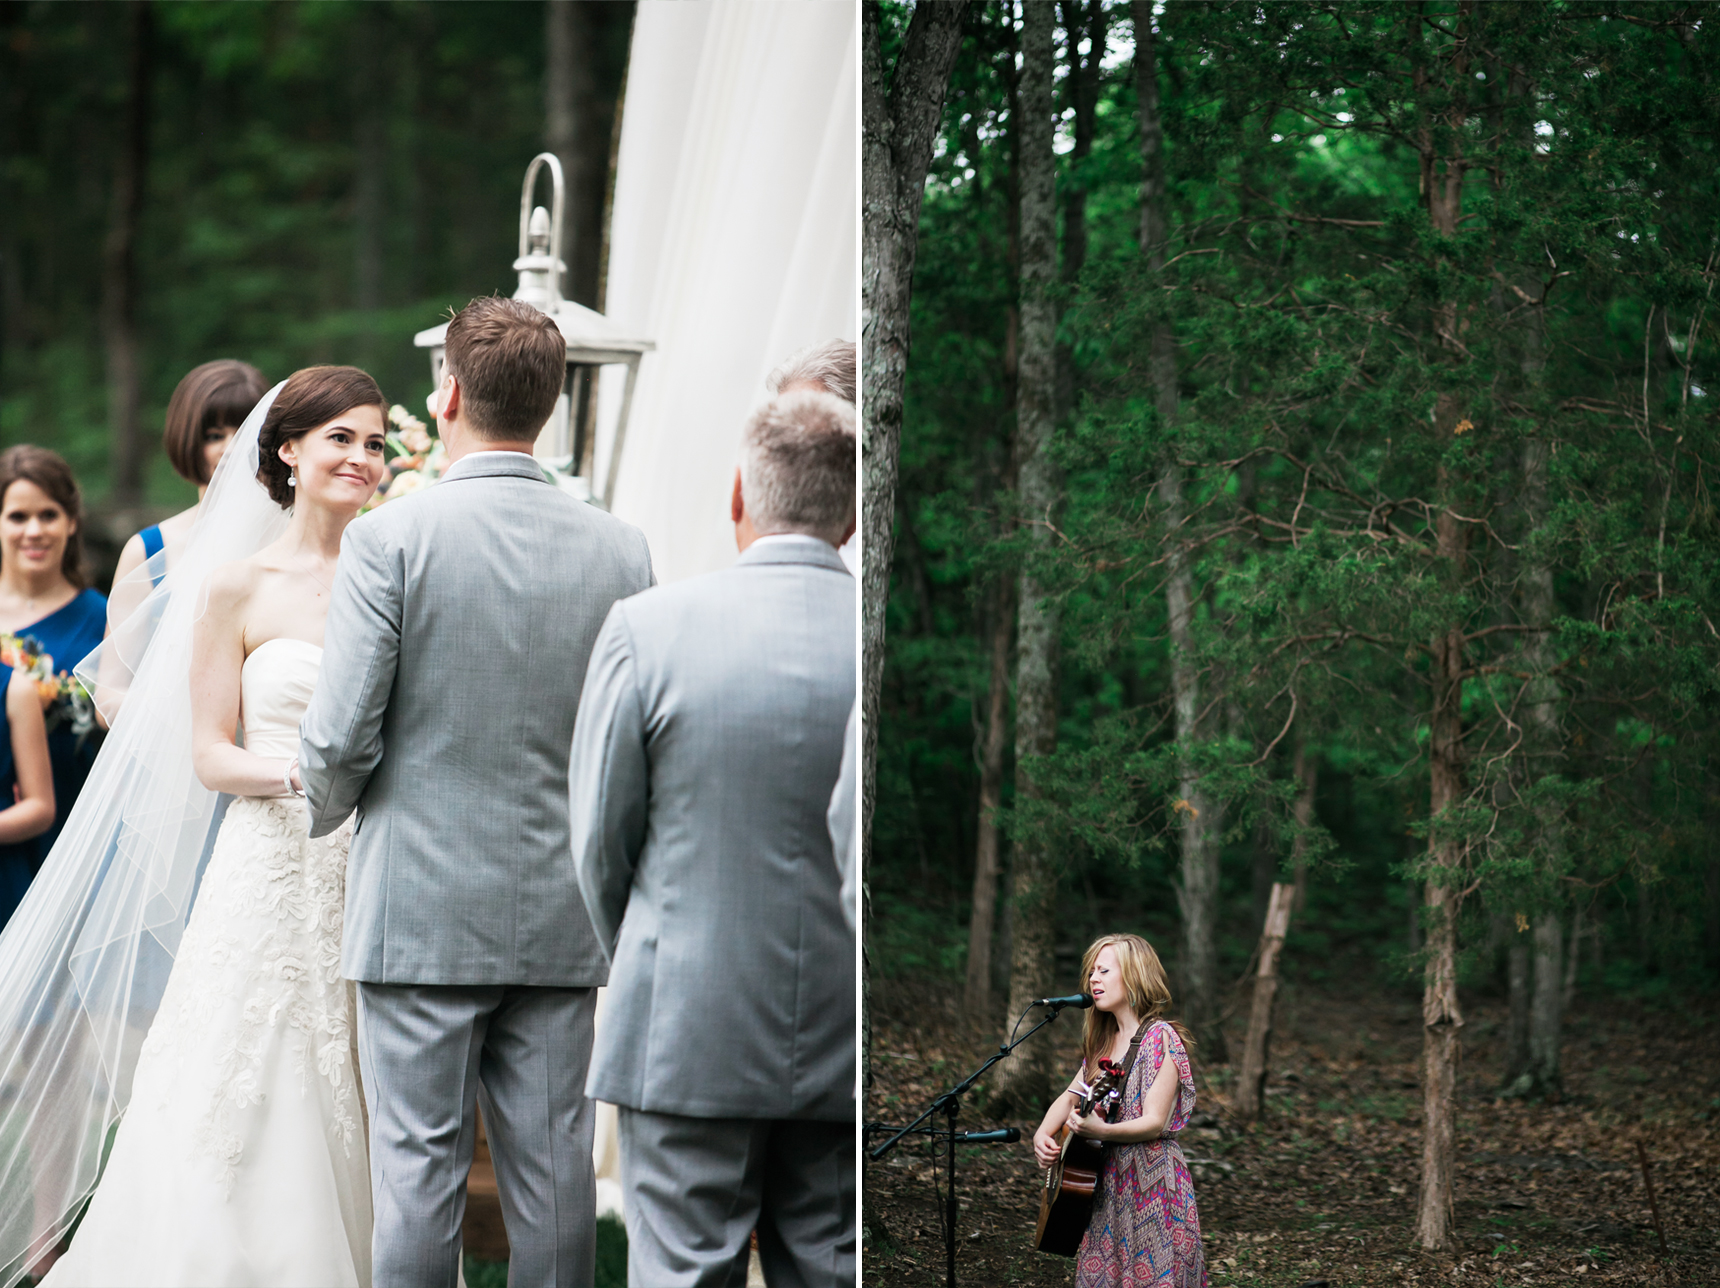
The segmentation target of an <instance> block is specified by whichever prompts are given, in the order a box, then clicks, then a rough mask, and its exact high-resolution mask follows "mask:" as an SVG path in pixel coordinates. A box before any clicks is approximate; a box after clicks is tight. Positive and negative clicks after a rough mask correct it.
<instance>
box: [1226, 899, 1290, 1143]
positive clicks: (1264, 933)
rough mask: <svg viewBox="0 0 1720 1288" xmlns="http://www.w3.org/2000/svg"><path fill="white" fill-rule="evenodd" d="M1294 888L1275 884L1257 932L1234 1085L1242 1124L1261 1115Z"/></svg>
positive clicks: (1237, 1110) (1237, 1109) (1237, 1108)
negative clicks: (1255, 957)
mask: <svg viewBox="0 0 1720 1288" xmlns="http://www.w3.org/2000/svg"><path fill="white" fill-rule="evenodd" d="M1295 899H1296V891H1295V888H1294V887H1292V886H1288V885H1282V884H1274V885H1273V887H1272V890H1271V893H1270V895H1269V896H1268V899H1267V907H1266V921H1265V924H1264V925H1263V926H1262V927H1261V931H1260V965H1259V967H1258V968H1257V969H1256V970H1255V973H1254V1005H1253V1009H1252V1010H1251V1011H1250V1013H1249V1016H1248V1036H1247V1038H1246V1039H1245V1040H1244V1041H1243V1044H1242V1073H1241V1076H1240V1077H1238V1079H1237V1082H1236V1112H1237V1114H1238V1116H1240V1117H1241V1118H1242V1119H1243V1121H1244V1122H1252V1121H1253V1120H1254V1119H1256V1118H1258V1117H1259V1116H1260V1109H1261V1103H1262V1100H1263V1099H1264V1096H1265V1091H1266V1060H1267V1054H1268V1049H1269V1045H1270V1042H1271V1038H1272V1002H1273V999H1274V998H1275V997H1276V996H1277V993H1278V954H1279V951H1280V950H1281V949H1282V948H1283V947H1284V936H1285V934H1286V933H1287V932H1288V931H1289V929H1290V911H1291V905H1292V904H1293V903H1294V902H1295Z"/></svg>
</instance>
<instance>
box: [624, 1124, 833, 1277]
mask: <svg viewBox="0 0 1720 1288" xmlns="http://www.w3.org/2000/svg"><path fill="white" fill-rule="evenodd" d="M617 1113H618V1115H619V1120H620V1136H621V1184H622V1188H623V1189H624V1190H625V1192H626V1194H627V1282H628V1284H629V1285H631V1288H745V1284H746V1281H747V1249H748V1236H749V1235H750V1234H751V1233H752V1231H753V1229H754V1228H755V1227H756V1228H757V1230H758V1251H759V1260H760V1262H761V1263H762V1264H763V1266H764V1278H765V1282H766V1283H767V1284H769V1285H770V1288H852V1285H853V1284H854V1280H855V1238H854V1235H855V1199H854V1124H853V1123H851V1122H848V1123H843V1122H817V1121H812V1120H807V1119H795V1118H777V1119H768V1118H684V1117H682V1116H681V1115H679V1114H654V1113H647V1112H645V1111H644V1110H640V1109H629V1108H627V1107H626V1106H625V1105H623V1106H620V1107H619V1109H618V1110H617Z"/></svg>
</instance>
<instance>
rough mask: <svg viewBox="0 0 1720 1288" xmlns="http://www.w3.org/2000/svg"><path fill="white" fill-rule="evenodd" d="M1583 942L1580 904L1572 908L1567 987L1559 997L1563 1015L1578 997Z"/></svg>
mask: <svg viewBox="0 0 1720 1288" xmlns="http://www.w3.org/2000/svg"><path fill="white" fill-rule="evenodd" d="M1582 942H1583V908H1582V905H1581V904H1578V905H1577V906H1576V907H1575V908H1573V909H1572V910H1571V942H1570V943H1569V944H1568V945H1567V946H1566V948H1565V987H1564V992H1563V993H1562V994H1561V995H1560V998H1559V1012H1560V1014H1561V1015H1569V1014H1570V1013H1571V1003H1572V1002H1574V1001H1575V1000H1576V997H1577V960H1578V958H1579V956H1580V955H1581V954H1580V948H1581V945H1582Z"/></svg>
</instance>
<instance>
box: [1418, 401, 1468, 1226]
mask: <svg viewBox="0 0 1720 1288" xmlns="http://www.w3.org/2000/svg"><path fill="white" fill-rule="evenodd" d="M1457 420H1458V413H1457V403H1456V400H1455V399H1454V398H1453V397H1451V396H1450V395H1448V394H1442V395H1440V397H1439V400H1438V403H1437V405H1436V410H1435V413H1434V426H1435V430H1436V432H1438V431H1440V430H1443V431H1444V433H1445V434H1450V433H1451V432H1452V430H1453V427H1454V426H1455V425H1456V423H1457ZM1442 473H1443V471H1442ZM1442 481H1443V480H1442ZM1436 523H1437V531H1438V541H1439V554H1440V556H1441V560H1442V562H1444V563H1445V564H1446V567H1447V570H1448V574H1449V575H1450V576H1452V577H1453V578H1456V577H1457V576H1459V575H1460V572H1459V570H1460V569H1461V568H1462V565H1463V561H1464V554H1465V549H1466V545H1467V536H1468V532H1467V528H1466V527H1465V525H1464V524H1463V522H1462V521H1461V520H1460V519H1459V518H1458V517H1457V515H1456V514H1454V513H1453V512H1452V510H1451V509H1450V508H1449V507H1448V508H1445V509H1442V510H1441V511H1440V512H1439V516H1438V519H1437V521H1436ZM1464 651H1465V650H1464V638H1463V629H1462V627H1461V626H1453V627H1452V628H1451V629H1450V630H1449V631H1447V632H1446V633H1445V634H1443V635H1440V636H1437V637H1436V638H1435V639H1434V640H1433V643H1432V653H1433V668H1432V676H1431V680H1432V686H1433V711H1432V716H1431V719H1430V720H1429V722H1428V723H1429V738H1428V751H1429V759H1430V762H1431V775H1430V776H1431V778H1432V791H1431V793H1430V795H1431V799H1430V801H1429V810H1430V813H1431V816H1432V819H1433V830H1432V832H1431V835H1430V838H1429V846H1428V849H1429V853H1428V858H1429V861H1430V863H1431V867H1432V870H1431V871H1430V872H1429V874H1428V877H1427V883H1426V895H1425V911H1426V922H1427V925H1426V933H1427V947H1426V951H1425V960H1424V963H1423V967H1422V978H1423V987H1422V1000H1421V1014H1422V1024H1423V1026H1424V1028H1423V1044H1422V1155H1421V1197H1420V1207H1419V1212H1418V1215H1417V1221H1416V1237H1417V1239H1418V1240H1419V1242H1420V1243H1421V1244H1422V1246H1423V1247H1426V1248H1429V1249H1434V1250H1443V1249H1445V1248H1447V1247H1449V1246H1450V1244H1451V1238H1452V1232H1451V1209H1452V1190H1451V1186H1452V1172H1453V1162H1454V1160H1453V1151H1454V1149H1455V1146H1456V1137H1457V1061H1458V1056H1459V1054H1460V1053H1461V1042H1460V1033H1461V1030H1462V1028H1463V1013H1462V1011H1461V1010H1460V1009H1459V1007H1458V1003H1457V910H1458V902H1459V897H1458V887H1457V882H1458V880H1459V879H1460V875H1461V866H1462V863H1463V857H1464V844H1463V842H1462V841H1461V840H1459V839H1456V838H1454V837H1451V836H1449V835H1446V834H1444V830H1443V828H1442V826H1441V823H1442V818H1441V816H1442V815H1443V814H1444V813H1445V812H1446V811H1448V810H1450V809H1453V808H1455V807H1456V806H1457V804H1458V803H1459V802H1460V801H1461V800H1462V798H1463V793H1464V766H1463V681H1462V679H1461V676H1462V673H1463V669H1464V665H1465V660H1464Z"/></svg>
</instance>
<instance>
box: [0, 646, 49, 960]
mask: <svg viewBox="0 0 1720 1288" xmlns="http://www.w3.org/2000/svg"><path fill="white" fill-rule="evenodd" d="M0 673H3V672H0ZM0 801H11V802H15V803H14V804H11V805H9V806H8V807H7V808H5V809H0V926H4V925H5V924H6V922H7V921H9V920H10V919H11V917H12V913H13V912H14V911H16V909H17V907H18V905H19V904H20V903H21V902H23V899H24V892H25V891H26V890H28V889H29V888H30V878H31V876H32V875H34V872H35V869H36V838H37V837H38V836H40V835H41V834H42V833H43V832H45V831H47V830H48V829H49V828H50V827H52V826H53V825H54V771H53V768H52V766H51V765H50V764H49V761H48V732H47V726H46V724H45V723H44V722H43V719H42V701H41V699H40V698H39V697H38V696H37V694H36V682H35V681H34V680H32V679H31V678H30V677H29V676H28V675H26V674H25V673H24V672H23V671H14V672H12V675H11V679H10V680H9V682H8V683H7V685H6V700H5V701H4V702H3V703H0Z"/></svg>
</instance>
